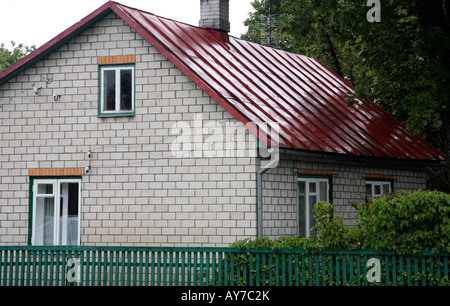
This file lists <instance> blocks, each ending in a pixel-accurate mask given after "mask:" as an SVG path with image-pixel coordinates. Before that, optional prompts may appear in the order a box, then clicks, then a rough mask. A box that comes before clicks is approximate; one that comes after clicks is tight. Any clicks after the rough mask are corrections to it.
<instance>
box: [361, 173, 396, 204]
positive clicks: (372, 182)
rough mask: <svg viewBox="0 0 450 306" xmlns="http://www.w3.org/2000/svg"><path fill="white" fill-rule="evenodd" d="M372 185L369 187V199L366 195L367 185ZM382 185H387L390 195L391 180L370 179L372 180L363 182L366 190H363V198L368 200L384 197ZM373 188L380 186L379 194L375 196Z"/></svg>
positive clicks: (392, 188)
mask: <svg viewBox="0 0 450 306" xmlns="http://www.w3.org/2000/svg"><path fill="white" fill-rule="evenodd" d="M369 184H370V185H372V186H371V196H370V197H369V196H368V195H367V185H369ZM384 184H389V193H388V194H390V193H392V192H393V190H394V181H393V180H391V179H372V178H366V180H365V182H364V188H366V190H365V197H366V198H369V199H374V198H377V197H381V196H384V195H385V194H384V193H383V185H384ZM375 186H380V192H381V193H380V194H375Z"/></svg>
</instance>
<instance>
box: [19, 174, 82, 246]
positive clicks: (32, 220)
mask: <svg viewBox="0 0 450 306" xmlns="http://www.w3.org/2000/svg"><path fill="white" fill-rule="evenodd" d="M63 183H77V184H78V228H77V235H78V236H77V238H76V241H77V244H75V245H80V244H81V213H82V212H81V207H82V206H81V200H82V197H81V177H31V178H30V191H29V218H28V221H29V222H28V245H32V246H35V245H36V227H35V224H36V222H37V221H36V217H37V214H36V210H37V205H36V204H37V203H36V202H37V198H53V199H54V202H53V212H54V225H53V245H54V246H57V245H63V246H64V245H67V244H60V243H59V240H60V239H59V238H60V229H61V227H60V207H61V196H60V194H61V184H63ZM38 184H52V185H53V192H52V193H51V194H38V193H37V192H36V191H37V185H38ZM35 186H36V187H35ZM55 220H56V222H55ZM39 245H41V244H39Z"/></svg>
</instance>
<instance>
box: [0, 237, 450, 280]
mask: <svg viewBox="0 0 450 306" xmlns="http://www.w3.org/2000/svg"><path fill="white" fill-rule="evenodd" d="M449 284H450V282H449V267H448V256H440V257H435V256H433V255H432V254H430V253H427V252H424V253H423V254H422V255H421V256H406V255H396V254H392V253H383V254H380V253H377V252H376V251H372V250H359V251H339V252H334V251H325V252H320V253H317V254H311V253H307V252H306V251H304V250H299V249H294V250H281V251H271V250H267V249H263V250H261V249H258V250H240V249H234V248H166V247H88V246H80V247H32V246H23V247H9V246H5V247H0V285H1V286H42V285H43V286H230V285H231V286H236V285H250V286H258V285H264V286H346V285H353V286H367V285H384V286H386V285H388V286H390V285H393V286H435V285H449Z"/></svg>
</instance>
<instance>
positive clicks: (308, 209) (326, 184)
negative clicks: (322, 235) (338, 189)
mask: <svg viewBox="0 0 450 306" xmlns="http://www.w3.org/2000/svg"><path fill="white" fill-rule="evenodd" d="M330 185H331V179H330V178H327V177H301V176H299V178H298V233H299V236H300V237H309V236H311V235H312V231H311V229H312V227H313V226H314V225H315V222H314V218H313V213H312V212H313V207H314V205H315V204H316V203H318V202H322V201H325V202H330V201H331V188H330Z"/></svg>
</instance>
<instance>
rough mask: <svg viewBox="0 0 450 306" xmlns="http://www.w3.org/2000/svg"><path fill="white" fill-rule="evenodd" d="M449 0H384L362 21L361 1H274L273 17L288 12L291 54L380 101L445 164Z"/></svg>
mask: <svg viewBox="0 0 450 306" xmlns="http://www.w3.org/2000/svg"><path fill="white" fill-rule="evenodd" d="M267 1H268V0H261V1H255V2H258V3H265V2H267ZM449 2H450V1H448V0H383V1H380V3H381V22H369V21H368V20H367V13H368V11H369V10H370V9H371V6H367V4H368V2H367V1H350V0H339V1H336V0H320V1H319V0H281V8H280V14H285V16H287V17H286V18H284V19H283V22H284V23H283V26H282V29H283V31H284V32H285V34H289V35H290V39H291V42H292V44H291V45H292V46H293V47H292V48H291V50H290V51H293V52H295V53H301V54H304V55H307V56H310V57H314V58H317V59H319V60H320V61H322V62H323V63H324V64H325V65H327V66H329V67H330V68H332V69H333V70H334V71H335V72H336V73H337V74H339V75H340V76H341V77H343V78H345V79H346V80H348V81H349V82H350V83H351V84H352V85H354V86H355V88H356V94H355V96H359V97H366V98H367V99H365V100H364V101H366V103H377V104H379V105H380V106H381V107H383V108H384V109H385V110H387V111H388V112H390V113H391V114H392V115H394V116H395V117H396V118H397V119H399V120H400V121H401V122H404V123H405V124H406V126H407V128H408V129H409V130H410V131H411V132H413V133H416V134H419V135H420V136H421V137H423V138H424V139H426V140H428V141H429V142H430V143H431V144H433V145H434V146H436V147H437V148H438V149H440V150H441V151H442V152H444V153H445V154H446V155H447V165H448V164H449V162H450V21H449V17H450V3H449ZM254 7H255V8H257V9H265V6H264V5H259V6H255V5H254ZM249 28H250V25H249ZM249 31H250V30H249ZM372 101H373V102H372ZM447 180H448V181H449V182H450V167H449V166H447ZM447 184H448V183H447ZM447 188H448V187H447Z"/></svg>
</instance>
